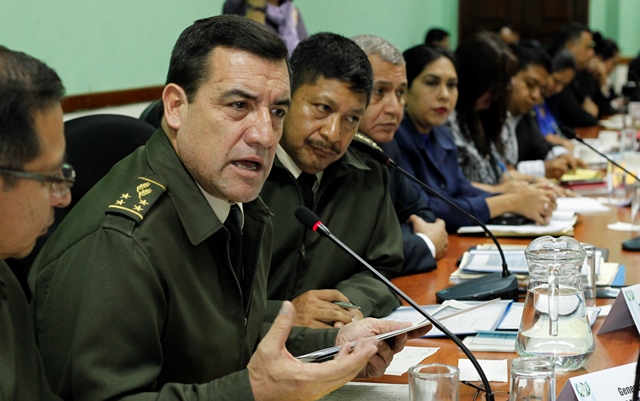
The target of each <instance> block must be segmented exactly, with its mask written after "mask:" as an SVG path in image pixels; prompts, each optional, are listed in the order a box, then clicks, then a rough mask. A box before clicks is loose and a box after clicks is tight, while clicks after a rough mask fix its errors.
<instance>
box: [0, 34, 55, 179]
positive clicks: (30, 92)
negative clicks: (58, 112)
mask: <svg viewBox="0 0 640 401" xmlns="http://www.w3.org/2000/svg"><path fill="white" fill-rule="evenodd" d="M63 96H64V86H63V85H62V81H61V80H60V77H59V76H58V74H56V72H55V71H54V70H52V69H51V68H49V67H48V66H47V65H46V64H44V63H43V62H42V61H40V60H38V59H36V58H34V57H31V56H29V55H27V54H25V53H22V52H18V51H13V50H10V49H7V48H6V47H3V46H0V167H2V168H9V169H22V168H23V166H24V165H25V164H26V163H28V162H30V161H31V160H33V159H35V158H36V157H38V156H39V155H40V152H41V147H40V139H39V137H38V132H37V131H36V127H35V121H34V114H35V113H36V112H40V111H46V110H48V109H49V108H51V107H53V106H55V105H57V104H59V103H60V101H61V100H62V97H63ZM2 177H3V180H4V183H5V189H10V188H11V187H12V186H13V185H14V183H15V181H16V180H15V177H12V176H9V175H2Z"/></svg>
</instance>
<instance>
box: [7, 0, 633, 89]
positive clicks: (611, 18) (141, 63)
mask: <svg viewBox="0 0 640 401" xmlns="http://www.w3.org/2000/svg"><path fill="white" fill-rule="evenodd" d="M222 3H223V0H187V1H181V2H176V1H168V0H133V1H131V0H106V1H104V0H101V1H98V0H49V1H47V0H17V1H16V0H0V9H1V10H2V12H0V44H2V45H5V46H7V47H10V48H12V49H18V50H22V51H25V52H27V53H29V54H31V55H34V56H36V57H38V58H41V59H42V60H44V61H45V62H47V63H48V64H49V65H51V66H52V67H53V68H55V69H56V71H58V73H59V74H60V76H61V77H62V79H63V81H64V83H65V85H66V87H67V93H68V94H70V95H73V94H80V93H91V92H102V91H112V90H118V89H129V88H138V87H145V86H152V85H160V84H162V83H163V82H164V78H165V74H166V70H167V65H168V60H169V54H170V52H171V47H172V46H173V44H174V42H175V40H176V38H177V37H178V35H179V34H180V32H181V31H182V30H183V29H184V28H185V27H186V26H188V25H189V24H191V23H192V22H193V21H194V20H196V19H198V18H202V17H206V16H210V15H216V14H219V13H220V11H221V9H222ZM296 5H297V6H298V7H299V8H300V10H301V12H302V14H303V16H304V18H305V22H306V24H307V27H308V29H309V32H310V33H315V32H319V31H333V32H337V33H340V34H343V35H345V36H353V35H358V34H362V33H372V34H376V35H379V36H382V37H384V38H386V39H388V40H390V41H391V42H392V43H394V44H395V45H396V46H398V48H400V50H405V49H406V48H408V47H410V46H413V45H415V44H417V43H420V42H422V40H423V38H424V34H425V32H426V30H427V29H428V28H430V27H433V26H437V27H441V28H444V29H447V30H449V31H450V32H451V33H452V35H453V37H452V39H453V40H452V44H453V46H455V44H456V43H457V30H458V0H394V1H389V0H296ZM638 16H640V1H638V0H591V1H590V23H591V25H592V26H593V27H594V28H596V29H598V30H601V31H602V32H603V33H604V34H605V35H607V36H610V37H612V38H614V39H615V40H617V41H618V43H619V44H620V46H621V49H622V53H623V54H624V55H635V54H636V53H637V52H638V50H640V40H638V39H640V24H639V23H638V22H637V19H638Z"/></svg>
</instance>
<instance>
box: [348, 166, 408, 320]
mask: <svg viewBox="0 0 640 401" xmlns="http://www.w3.org/2000/svg"><path fill="white" fill-rule="evenodd" d="M377 168H381V166H380V165H378V166H377ZM380 173H381V174H382V177H383V182H384V191H383V193H382V196H381V201H380V202H379V204H378V209H377V213H376V215H375V216H372V218H375V219H376V220H375V221H376V224H375V226H374V229H373V232H371V233H370V234H369V233H368V234H369V244H368V246H367V250H366V253H365V254H364V255H360V256H362V257H363V258H364V259H365V260H366V261H368V262H369V263H370V264H371V265H372V266H373V267H374V268H376V270H377V271H378V272H380V273H381V274H382V275H384V276H385V277H387V278H391V277H392V276H395V275H397V274H398V273H399V272H400V270H401V269H402V265H403V263H404V257H403V251H402V234H401V232H400V225H399V224H398V217H397V216H396V213H395V210H394V208H393V204H392V203H391V198H390V197H389V179H388V175H387V172H386V171H385V170H381V171H380ZM373 185H380V184H379V182H378V183H374V184H373ZM363 234H364V233H363ZM336 289H337V290H338V291H340V292H342V293H343V294H344V295H345V296H346V297H347V298H349V300H350V301H351V302H352V303H355V304H356V305H359V306H360V307H361V308H362V314H363V315H364V316H373V317H383V316H387V315H388V314H389V313H391V311H392V310H394V309H395V308H397V307H398V306H400V301H399V300H398V297H397V296H396V295H395V294H393V292H391V290H389V289H388V288H387V286H386V285H385V284H384V283H383V282H382V281H380V280H379V279H378V278H377V277H374V276H373V275H372V274H371V273H370V272H369V271H368V270H367V271H362V272H360V273H356V274H354V275H353V276H351V277H350V278H348V279H346V280H343V281H341V282H340V283H338V285H337V286H336Z"/></svg>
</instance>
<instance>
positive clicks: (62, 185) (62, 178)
mask: <svg viewBox="0 0 640 401" xmlns="http://www.w3.org/2000/svg"><path fill="white" fill-rule="evenodd" d="M60 172H61V175H49V174H42V173H34V172H31V171H21V170H11V169H6V168H0V173H2V174H8V175H12V176H14V177H18V178H24V179H27V180H34V181H40V182H48V183H50V184H51V189H52V190H53V192H54V193H55V194H56V195H58V196H64V195H66V194H67V192H68V191H69V188H71V187H73V184H74V183H75V182H76V171H75V170H74V169H73V167H72V166H71V165H70V164H68V163H65V164H63V165H62V168H61V169H60Z"/></svg>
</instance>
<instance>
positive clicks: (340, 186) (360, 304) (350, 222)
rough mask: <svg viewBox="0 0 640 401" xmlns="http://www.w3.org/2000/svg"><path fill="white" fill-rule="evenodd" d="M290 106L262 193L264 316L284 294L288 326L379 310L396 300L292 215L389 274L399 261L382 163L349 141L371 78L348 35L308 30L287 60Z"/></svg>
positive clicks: (337, 321)
mask: <svg viewBox="0 0 640 401" xmlns="http://www.w3.org/2000/svg"><path fill="white" fill-rule="evenodd" d="M290 62H291V70H292V75H293V81H292V85H291V95H292V99H291V108H290V109H289V113H288V114H287V115H286V117H285V120H284V129H283V135H282V138H281V140H280V144H279V146H278V149H277V151H276V159H275V162H274V165H273V169H272V171H271V173H270V175H269V177H268V178H267V181H266V183H265V185H264V187H263V189H262V192H261V197H262V199H263V200H264V201H265V203H266V204H267V206H268V207H269V209H270V210H271V211H272V213H273V215H274V216H273V225H274V235H273V256H272V259H271V270H270V273H269V279H268V294H267V295H268V297H267V298H268V300H269V301H268V304H267V318H269V317H272V318H273V317H275V316H276V313H277V308H278V307H279V306H278V305H280V304H281V301H282V300H292V301H293V305H294V306H295V308H296V321H295V323H294V324H297V325H301V326H309V327H327V326H341V325H344V324H347V323H350V322H351V321H353V320H359V319H362V318H363V317H367V316H377V317H379V316H385V315H387V314H389V312H391V311H392V310H393V309H394V308H396V307H397V306H399V305H400V302H399V301H398V299H397V297H396V296H395V295H394V294H393V293H392V292H391V291H390V290H389V289H387V287H386V286H385V285H384V284H383V283H382V282H380V281H379V280H378V279H376V278H375V277H373V275H372V274H371V273H369V272H368V271H366V269H365V268H364V267H363V266H361V265H360V264H359V263H358V262H356V261H354V260H353V259H351V257H350V256H348V255H346V254H344V253H343V252H342V251H341V250H340V249H337V248H336V247H335V246H334V245H333V244H331V243H330V242H328V241H324V240H323V239H322V238H320V237H318V236H317V235H309V232H308V230H306V229H305V228H304V227H303V226H302V225H300V223H299V222H298V221H297V220H296V218H295V217H294V211H295V210H296V208H297V207H298V206H300V205H305V206H307V207H308V208H309V209H311V210H313V211H314V212H315V213H316V214H317V215H319V216H320V217H321V218H322V219H323V221H325V222H326V223H327V224H328V225H329V226H330V227H332V230H333V232H334V233H335V234H336V235H337V236H338V237H340V238H343V239H344V241H345V243H346V244H347V245H348V246H349V247H350V248H351V249H353V250H354V251H355V252H356V253H357V254H359V255H361V256H362V257H363V258H364V259H365V260H366V261H367V262H369V263H370V264H371V265H373V266H374V267H375V268H376V269H377V270H378V271H379V272H381V273H382V274H384V275H385V276H387V277H390V276H391V275H394V274H397V273H398V272H399V271H400V269H401V267H402V264H403V255H402V237H401V234H400V226H399V224H398V220H397V217H396V215H395V212H394V209H393V205H392V203H391V200H390V198H389V182H388V176H387V171H386V168H385V167H384V166H382V165H380V163H378V162H377V161H375V160H374V159H373V158H371V157H370V156H369V155H368V154H366V153H364V152H361V151H359V150H357V149H354V147H353V146H352V147H350V146H349V145H350V144H351V141H352V139H353V137H354V135H355V134H356V132H357V130H358V125H359V122H360V120H361V119H362V117H363V115H364V113H365V109H366V107H367V105H368V104H369V101H370V98H371V89H372V84H373V78H372V71H371V65H370V64H369V61H368V59H367V56H366V54H365V53H364V52H363V51H362V50H361V49H360V48H359V47H358V46H357V45H356V44H355V43H354V42H353V41H351V40H349V39H347V38H344V37H342V36H339V35H336V34H330V33H321V34H316V35H313V36H311V37H309V38H307V39H305V40H304V41H302V42H300V44H299V45H298V46H297V47H296V49H295V51H294V52H293V54H292V56H291V60H290Z"/></svg>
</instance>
